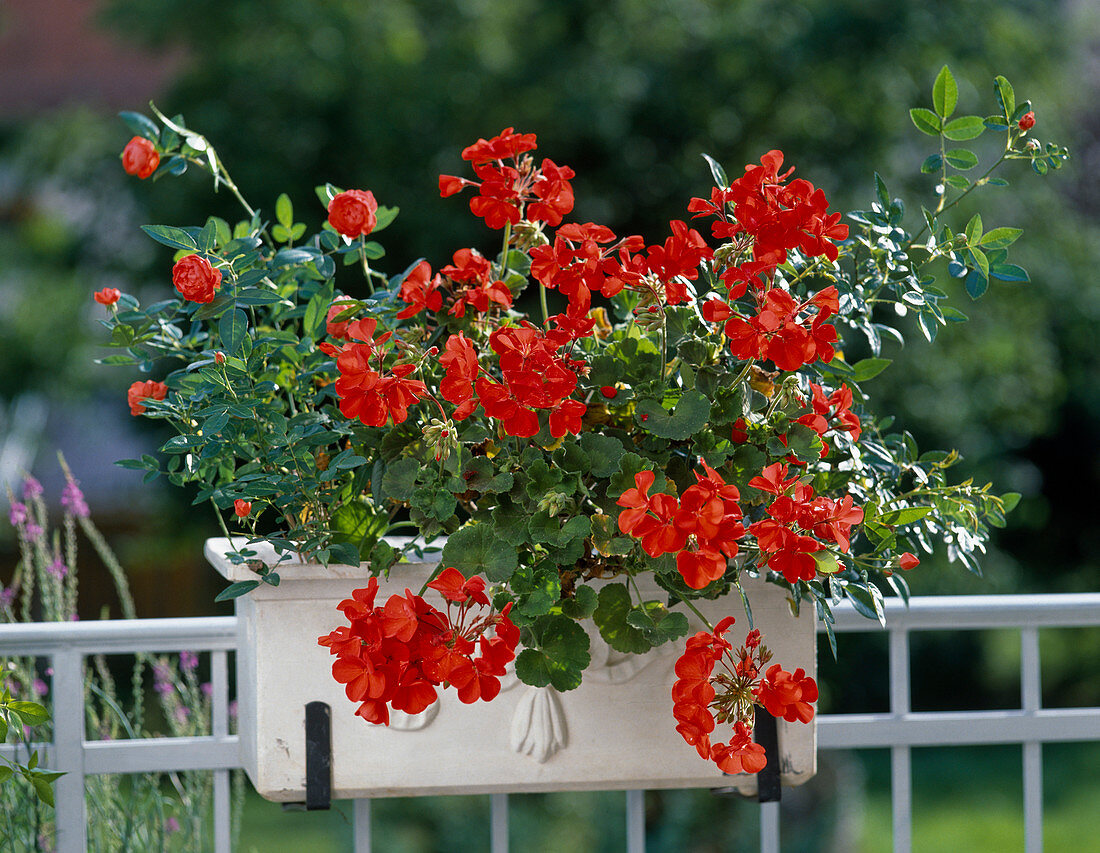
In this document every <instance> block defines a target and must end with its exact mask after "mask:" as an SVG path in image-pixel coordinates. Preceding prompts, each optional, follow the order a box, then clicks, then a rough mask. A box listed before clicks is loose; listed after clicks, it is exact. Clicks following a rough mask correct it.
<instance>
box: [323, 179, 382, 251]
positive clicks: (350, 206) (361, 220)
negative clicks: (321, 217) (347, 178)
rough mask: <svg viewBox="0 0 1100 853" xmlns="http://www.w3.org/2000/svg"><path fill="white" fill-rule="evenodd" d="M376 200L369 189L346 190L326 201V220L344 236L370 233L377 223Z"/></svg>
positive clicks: (353, 236) (352, 236)
mask: <svg viewBox="0 0 1100 853" xmlns="http://www.w3.org/2000/svg"><path fill="white" fill-rule="evenodd" d="M377 210H378V202H376V201H375V200H374V193H372V192H371V191H370V190H365V191H364V190H347V191H346V192H342V193H340V194H339V195H338V196H336V198H334V199H333V200H332V201H330V202H329V203H328V222H329V225H331V226H332V227H333V228H335V229H336V230H337V231H339V232H340V233H341V234H343V235H344V236H345V237H351V238H352V239H354V238H355V237H358V236H359V235H360V234H370V232H371V231H373V230H374V226H375V225H376V224H377V223H378V217H376V216H375V215H374V214H375V211H377Z"/></svg>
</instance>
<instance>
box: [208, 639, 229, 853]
mask: <svg viewBox="0 0 1100 853" xmlns="http://www.w3.org/2000/svg"><path fill="white" fill-rule="evenodd" d="M227 656H228V653H227V652H225V651H213V652H211V653H210V687H211V690H212V695H211V697H210V715H211V720H210V732H211V734H213V735H214V736H215V737H225V736H226V735H228V734H229V666H228V664H227V661H226V658H227ZM229 806H230V803H229V771H228V770H215V771H214V851H215V853H232V851H231V849H230V848H231V842H232V838H231V833H230V814H229Z"/></svg>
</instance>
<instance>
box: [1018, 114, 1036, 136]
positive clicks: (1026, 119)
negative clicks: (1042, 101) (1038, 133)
mask: <svg viewBox="0 0 1100 853" xmlns="http://www.w3.org/2000/svg"><path fill="white" fill-rule="evenodd" d="M1017 126H1018V127H1019V128H1020V130H1022V131H1024V133H1027V131H1029V130H1031V128H1033V127H1035V113H1033V112H1030V111H1028V112H1026V113H1024V114H1023V115H1022V116H1020V121H1019V122H1018V124H1017Z"/></svg>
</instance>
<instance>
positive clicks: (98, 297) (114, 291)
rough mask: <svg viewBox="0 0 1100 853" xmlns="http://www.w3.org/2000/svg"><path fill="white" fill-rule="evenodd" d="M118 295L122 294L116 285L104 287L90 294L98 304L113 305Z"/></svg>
mask: <svg viewBox="0 0 1100 853" xmlns="http://www.w3.org/2000/svg"><path fill="white" fill-rule="evenodd" d="M120 296H122V294H121V293H120V292H119V290H118V288H117V287H105V288H103V290H97V291H96V292H95V293H93V294H92V298H93V299H95V301H96V302H98V303H99V304H100V305H114V304H115V303H116V302H118V298H119V297H120Z"/></svg>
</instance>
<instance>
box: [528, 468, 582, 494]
mask: <svg viewBox="0 0 1100 853" xmlns="http://www.w3.org/2000/svg"><path fill="white" fill-rule="evenodd" d="M527 477H528V479H527V495H528V497H530V498H531V500H533V501H538V500H542V498H543V497H545V496H546V495H548V494H549V493H550V492H568V491H572V489H565V488H562V485H563V484H562V480H563V476H562V472H561V471H560V470H559V469H558V468H551V467H550V466H549V465H547V464H546V462H545V461H544V460H542V459H539V460H538V461H537V462H535V463H534V464H533V465H530V466H529V467H528V468H527Z"/></svg>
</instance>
